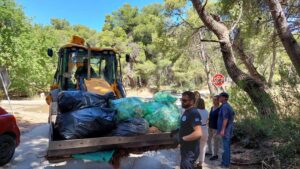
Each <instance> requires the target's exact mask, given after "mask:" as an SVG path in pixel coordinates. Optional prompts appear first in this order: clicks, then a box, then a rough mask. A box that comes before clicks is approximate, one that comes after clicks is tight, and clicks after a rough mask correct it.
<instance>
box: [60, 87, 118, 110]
mask: <svg viewBox="0 0 300 169" xmlns="http://www.w3.org/2000/svg"><path fill="white" fill-rule="evenodd" d="M113 98H114V94H113V93H112V92H110V93H107V94H105V95H99V94H95V93H90V92H83V91H63V92H61V93H59V95H58V108H59V110H60V112H61V113H66V112H71V111H76V110H79V109H84V108H88V107H103V108H105V107H108V101H109V99H113Z"/></svg>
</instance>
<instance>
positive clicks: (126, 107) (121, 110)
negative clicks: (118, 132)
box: [110, 97, 143, 121]
mask: <svg viewBox="0 0 300 169" xmlns="http://www.w3.org/2000/svg"><path fill="white" fill-rule="evenodd" d="M141 104H143V101H142V100H141V99H140V98H138V97H127V98H121V99H117V100H112V101H111V103H110V106H111V108H113V109H114V110H116V111H117V112H118V114H117V119H118V120H119V121H121V120H127V119H129V118H132V117H142V114H141V113H140V112H138V111H135V108H138V106H139V105H141Z"/></svg>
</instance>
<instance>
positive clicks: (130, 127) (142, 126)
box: [112, 118, 149, 136]
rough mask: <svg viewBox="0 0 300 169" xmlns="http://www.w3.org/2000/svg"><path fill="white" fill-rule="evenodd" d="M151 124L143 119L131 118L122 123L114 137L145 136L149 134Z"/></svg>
mask: <svg viewBox="0 0 300 169" xmlns="http://www.w3.org/2000/svg"><path fill="white" fill-rule="evenodd" d="M148 129H149V123H148V122H147V121H146V120H145V119H143V118H129V119H127V120H124V121H120V122H119V123H118V124H117V128H116V129H115V130H113V132H112V135H113V136H136V135H143V134H146V133H147V132H148Z"/></svg>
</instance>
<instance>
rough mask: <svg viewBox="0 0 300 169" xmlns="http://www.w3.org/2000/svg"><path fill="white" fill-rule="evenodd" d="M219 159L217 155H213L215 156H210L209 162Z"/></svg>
mask: <svg viewBox="0 0 300 169" xmlns="http://www.w3.org/2000/svg"><path fill="white" fill-rule="evenodd" d="M218 158H219V157H218V156H217V155H215V156H212V157H211V158H210V159H209V160H210V161H214V160H217V159H218Z"/></svg>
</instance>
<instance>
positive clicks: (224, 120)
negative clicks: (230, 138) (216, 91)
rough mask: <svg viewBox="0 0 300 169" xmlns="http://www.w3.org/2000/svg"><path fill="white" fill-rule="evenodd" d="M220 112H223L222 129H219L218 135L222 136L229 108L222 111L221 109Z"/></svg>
mask: <svg viewBox="0 0 300 169" xmlns="http://www.w3.org/2000/svg"><path fill="white" fill-rule="evenodd" d="M222 114H223V123H222V129H221V131H220V135H221V136H222V137H224V135H225V129H226V127H227V123H228V118H229V110H228V108H224V109H223V111H222Z"/></svg>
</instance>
